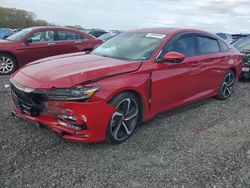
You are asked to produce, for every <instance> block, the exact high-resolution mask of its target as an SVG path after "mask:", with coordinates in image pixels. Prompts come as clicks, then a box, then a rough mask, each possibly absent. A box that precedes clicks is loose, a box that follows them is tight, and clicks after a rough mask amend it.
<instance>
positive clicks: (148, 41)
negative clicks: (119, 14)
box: [91, 32, 166, 60]
mask: <svg viewBox="0 0 250 188" xmlns="http://www.w3.org/2000/svg"><path fill="white" fill-rule="evenodd" d="M165 36H166V35H165V34H157V33H139V32H124V33H121V34H119V35H117V36H115V37H113V38H111V39H109V40H108V41H107V42H105V43H103V44H102V45H100V46H99V47H98V48H96V49H95V50H94V51H92V53H91V54H94V55H100V56H105V57H111V58H116V59H122V60H147V59H149V58H150V57H151V56H152V55H153V53H154V52H155V50H156V49H157V48H158V47H159V46H160V44H161V43H162V42H163V40H164V38H165Z"/></svg>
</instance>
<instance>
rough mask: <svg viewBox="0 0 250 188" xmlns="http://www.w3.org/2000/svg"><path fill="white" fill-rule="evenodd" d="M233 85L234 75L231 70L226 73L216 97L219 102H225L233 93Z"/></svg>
mask: <svg viewBox="0 0 250 188" xmlns="http://www.w3.org/2000/svg"><path fill="white" fill-rule="evenodd" d="M234 83H235V73H234V71H233V70H230V71H229V72H227V73H226V75H225V77H224V79H223V81H222V84H221V86H220V90H219V94H218V95H217V96H216V98H217V99H219V100H225V99H227V98H229V97H230V96H231V95H232V93H233V86H234Z"/></svg>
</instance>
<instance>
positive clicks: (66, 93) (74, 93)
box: [46, 86, 101, 101]
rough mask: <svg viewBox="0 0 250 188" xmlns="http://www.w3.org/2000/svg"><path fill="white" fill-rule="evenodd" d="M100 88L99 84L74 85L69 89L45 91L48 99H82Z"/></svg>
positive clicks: (85, 98)
mask: <svg viewBox="0 0 250 188" xmlns="http://www.w3.org/2000/svg"><path fill="white" fill-rule="evenodd" d="M100 89H101V88H100V87H99V86H90V87H84V86H76V87H74V88H69V89H54V90H52V91H48V92H46V94H47V97H48V99H49V100H57V101H58V100H60V101H84V100H87V99H89V98H90V97H91V96H93V95H94V94H95V93H96V92H97V91H98V90H100Z"/></svg>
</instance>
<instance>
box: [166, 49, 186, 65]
mask: <svg viewBox="0 0 250 188" xmlns="http://www.w3.org/2000/svg"><path fill="white" fill-rule="evenodd" d="M185 58H186V56H185V55H184V54H182V53H179V52H174V51H171V52H168V53H166V54H165V55H164V56H163V62H171V63H180V62H182V61H183V60H184V59H185Z"/></svg>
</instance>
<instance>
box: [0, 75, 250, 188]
mask: <svg viewBox="0 0 250 188" xmlns="http://www.w3.org/2000/svg"><path fill="white" fill-rule="evenodd" d="M7 80H8V77H7V76H1V77H0V96H1V98H0V113H1V114H0V115H1V116H0V150H1V152H0V187H15V188H17V187H192V188H195V187H212V188H215V187H216V188H217V187H232V188H235V187H250V82H240V83H238V84H237V86H236V87H235V92H234V94H233V96H232V97H231V98H230V99H228V100H227V101H217V100H215V99H208V100H206V101H202V102H199V103H196V104H193V105H189V106H186V107H183V108H180V109H177V110H173V111H170V112H166V113H162V114H160V115H158V116H157V117H155V118H154V119H153V120H151V121H150V122H147V123H144V124H143V125H141V126H139V127H138V129H137V131H136V133H135V134H134V135H133V136H132V137H131V138H130V139H129V140H128V141H126V142H125V143H123V144H120V145H107V144H91V145H89V144H77V143H72V142H68V141H65V140H63V139H62V138H60V137H58V136H57V135H55V134H54V133H53V132H51V131H49V130H48V129H40V128H38V127H36V126H34V124H33V123H31V122H26V121H23V120H15V119H13V118H12V116H11V114H10V111H11V102H10V99H9V95H8V91H7V90H6V89H5V88H4V87H3V85H4V83H6V82H7Z"/></svg>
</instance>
